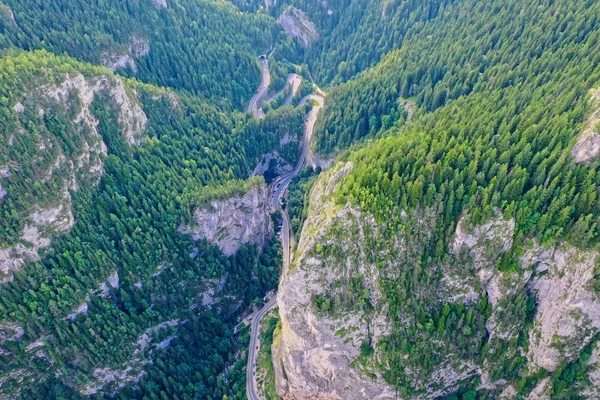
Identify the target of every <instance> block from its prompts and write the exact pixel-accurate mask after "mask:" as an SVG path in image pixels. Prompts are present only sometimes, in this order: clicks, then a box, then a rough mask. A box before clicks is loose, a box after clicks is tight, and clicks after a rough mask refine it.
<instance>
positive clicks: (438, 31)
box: [316, 0, 598, 153]
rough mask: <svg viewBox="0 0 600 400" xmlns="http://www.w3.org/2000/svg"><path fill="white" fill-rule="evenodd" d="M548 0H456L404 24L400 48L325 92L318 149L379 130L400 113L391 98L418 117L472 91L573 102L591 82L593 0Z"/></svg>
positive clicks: (567, 104)
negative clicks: (430, 16)
mask: <svg viewBox="0 0 600 400" xmlns="http://www.w3.org/2000/svg"><path fill="white" fill-rule="evenodd" d="M548 5H549V4H546V2H538V1H530V2H527V3H522V2H514V1H509V0H505V1H503V2H500V3H497V2H496V3H494V4H490V3H486V4H483V3H480V2H474V1H468V0H466V1H459V2H456V3H454V4H453V5H449V6H447V7H446V8H445V11H444V13H443V14H442V15H440V16H439V17H438V18H437V19H435V21H431V22H430V23H427V24H416V25H414V26H412V27H411V29H410V31H409V32H408V33H407V35H406V39H405V40H404V42H403V44H402V47H401V48H400V49H399V50H397V51H394V52H392V53H390V54H389V55H388V56H386V57H385V59H384V60H383V61H382V62H381V63H380V64H379V65H378V66H377V67H375V68H373V69H372V70H369V71H366V72H365V73H364V74H362V75H360V76H359V77H357V78H355V79H353V80H352V81H350V82H348V83H347V84H345V85H340V86H338V87H335V88H333V89H332V90H331V91H330V93H329V96H328V99H327V102H326V105H325V108H324V109H323V114H324V116H323V117H324V118H322V119H320V121H319V122H318V126H317V143H316V146H317V149H318V150H319V151H322V152H325V153H329V152H335V151H337V150H339V149H342V148H345V147H347V146H348V145H349V144H351V143H353V142H355V141H358V140H361V139H363V138H364V137H367V136H371V137H373V136H374V135H375V134H377V133H378V132H380V131H382V130H386V129H387V128H389V126H390V125H391V124H392V123H393V122H394V121H396V120H398V119H400V118H402V117H403V116H404V117H405V116H406V112H405V110H404V107H402V105H401V104H399V101H400V99H413V100H414V101H415V102H416V104H417V106H418V109H419V112H421V113H423V112H429V111H432V110H435V109H437V108H439V107H441V106H443V105H444V104H446V103H447V102H449V101H451V100H455V99H458V98H459V97H461V96H468V95H469V94H471V93H486V94H488V93H491V92H492V91H494V90H500V89H507V90H509V89H514V90H517V91H520V92H521V93H522V95H523V96H526V98H529V96H532V97H534V96H540V94H538V93H536V91H538V90H539V89H538V88H539V87H545V88H547V89H546V90H552V89H551V88H553V89H554V90H555V91H556V93H555V96H557V97H558V98H557V99H556V100H555V101H560V102H562V103H563V109H566V108H568V107H573V105H574V104H577V101H578V100H581V99H582V98H583V97H584V96H585V94H586V92H587V90H588V89H589V88H591V87H593V86H594V85H597V82H596V80H597V77H596V75H595V73H596V70H595V68H596V65H597V63H598V54H597V52H595V51H593V48H594V46H595V44H596V43H597V40H598V29H597V24H598V4H596V3H594V2H574V1H560V2H552V6H551V7H550V6H548ZM546 33H547V34H546ZM519 107H522V105H520V106H519ZM515 112H519V108H517V109H516V110H515ZM540 112H542V110H540Z"/></svg>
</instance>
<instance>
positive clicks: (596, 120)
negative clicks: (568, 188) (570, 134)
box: [572, 88, 600, 163]
mask: <svg viewBox="0 0 600 400" xmlns="http://www.w3.org/2000/svg"><path fill="white" fill-rule="evenodd" d="M590 95H591V100H590V101H591V105H592V114H591V115H590V116H589V117H588V120H587V123H586V124H585V127H584V128H583V131H582V132H581V133H580V134H579V136H578V137H577V143H575V146H573V150H572V154H573V158H575V162H577V163H582V162H589V161H592V160H594V159H595V158H596V157H598V154H600V132H598V124H600V88H597V89H594V90H592V91H591V92H590Z"/></svg>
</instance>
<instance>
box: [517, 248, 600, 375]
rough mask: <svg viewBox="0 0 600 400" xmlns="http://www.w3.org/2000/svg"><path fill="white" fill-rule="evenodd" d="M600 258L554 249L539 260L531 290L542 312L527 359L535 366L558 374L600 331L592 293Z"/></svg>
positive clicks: (599, 307)
mask: <svg viewBox="0 0 600 400" xmlns="http://www.w3.org/2000/svg"><path fill="white" fill-rule="evenodd" d="M596 256H597V254H596V253H594V252H591V251H583V250H579V249H577V248H574V247H572V246H568V245H561V246H557V247H555V248H554V249H553V252H552V254H551V256H550V257H536V258H535V259H534V261H537V262H538V263H539V264H538V267H537V271H538V272H539V273H541V272H546V273H545V275H541V276H539V277H538V278H536V279H534V280H533V282H532V283H531V290H532V291H533V293H535V294H536V296H537V300H538V312H537V315H536V318H535V321H534V326H533V329H532V330H531V331H530V332H529V352H528V353H527V358H528V360H529V362H530V363H531V365H532V366H534V367H541V368H544V369H546V370H548V371H554V370H555V369H556V368H557V367H558V366H559V365H560V364H561V362H564V361H572V360H574V359H575V358H577V357H578V355H579V352H580V351H581V349H582V348H583V347H584V346H586V345H587V344H588V343H589V342H590V340H591V339H592V337H593V336H594V335H595V334H596V333H597V332H598V331H599V330H600V299H599V298H598V296H597V295H596V294H595V293H594V292H593V291H592V290H591V288H590V287H589V286H590V285H589V283H591V281H592V280H593V279H594V267H595V259H596Z"/></svg>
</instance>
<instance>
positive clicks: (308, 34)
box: [277, 7, 319, 47]
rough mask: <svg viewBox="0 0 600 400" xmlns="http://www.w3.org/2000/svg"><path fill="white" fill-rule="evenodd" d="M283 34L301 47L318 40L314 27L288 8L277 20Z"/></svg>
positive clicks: (295, 10)
mask: <svg viewBox="0 0 600 400" xmlns="http://www.w3.org/2000/svg"><path fill="white" fill-rule="evenodd" d="M277 21H279V23H280V24H281V26H283V29H284V30H285V32H286V33H287V34H288V35H289V36H291V37H292V38H294V39H295V40H296V41H298V43H300V45H302V46H303V47H308V46H310V45H311V44H312V42H314V41H315V40H317V39H318V38H319V33H318V32H317V29H316V28H315V25H314V24H313V23H312V22H311V21H310V20H309V19H308V17H307V16H306V15H305V14H304V13H303V12H302V11H300V10H298V9H297V8H295V7H290V8H288V9H287V10H285V11H284V12H283V14H281V16H280V17H279V18H278V19H277Z"/></svg>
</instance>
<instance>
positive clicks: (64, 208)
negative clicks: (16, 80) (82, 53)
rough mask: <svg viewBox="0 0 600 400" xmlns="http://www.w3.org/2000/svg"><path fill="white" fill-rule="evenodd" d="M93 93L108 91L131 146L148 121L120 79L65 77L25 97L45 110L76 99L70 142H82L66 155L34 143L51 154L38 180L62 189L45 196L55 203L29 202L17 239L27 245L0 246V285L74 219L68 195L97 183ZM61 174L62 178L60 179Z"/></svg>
mask: <svg viewBox="0 0 600 400" xmlns="http://www.w3.org/2000/svg"><path fill="white" fill-rule="evenodd" d="M98 92H105V93H108V94H109V95H110V97H111V98H112V99H113V100H114V101H115V103H116V104H117V106H118V109H119V124H120V125H121V128H122V133H123V137H124V140H126V141H127V142H128V143H129V144H131V145H136V144H139V143H140V142H141V139H142V134H143V131H144V129H145V127H146V123H147V118H146V114H145V113H144V111H143V110H142V108H141V107H140V105H139V104H138V102H137V100H136V99H135V97H133V95H132V94H130V93H128V92H127V90H126V89H125V86H124V85H123V81H122V80H121V79H120V78H117V77H109V76H100V77H94V78H86V77H84V76H83V75H81V74H77V75H73V76H71V75H66V76H65V80H64V81H63V82H62V83H60V84H58V85H47V86H42V87H38V88H36V89H34V90H32V92H31V93H29V94H26V95H25V97H24V99H23V103H25V104H28V106H30V107H31V106H36V107H40V104H42V105H44V104H46V105H45V107H49V106H50V105H51V106H52V107H63V108H65V107H72V104H73V102H72V99H73V97H75V98H76V99H77V103H78V104H77V107H78V108H77V110H72V111H74V112H73V114H75V117H74V119H73V120H72V123H73V125H74V126H75V127H76V129H77V130H78V132H79V133H80V135H81V136H80V138H78V139H73V140H74V141H75V140H81V142H82V143H81V145H80V146H79V147H80V149H81V150H80V151H79V152H78V153H75V154H67V153H66V152H64V151H63V150H62V149H61V148H60V146H59V145H57V143H56V142H55V140H54V138H51V137H43V136H42V135H40V138H39V139H38V140H39V141H40V142H39V143H38V144H37V146H38V150H39V152H40V154H41V153H42V152H45V153H48V154H51V155H52V156H53V157H54V162H53V163H51V164H50V165H49V166H48V168H47V169H46V170H45V171H44V172H43V173H40V176H39V181H40V182H41V183H46V182H53V183H54V184H55V185H56V186H58V187H62V190H61V191H60V192H59V193H58V194H57V195H58V196H56V194H54V193H53V194H50V196H49V198H53V197H54V198H56V197H58V199H57V200H53V201H50V202H48V203H44V204H41V203H40V204H33V205H32V206H31V208H30V209H29V210H28V211H27V212H26V214H25V216H24V219H25V224H24V227H23V231H22V233H21V239H22V240H24V241H26V242H28V243H29V245H28V246H25V245H24V244H22V243H16V244H14V245H12V246H6V247H0V281H5V280H9V279H11V278H12V271H14V270H16V269H19V268H21V267H22V266H23V265H25V263H26V262H28V261H34V260H37V259H38V250H39V249H41V248H45V247H48V246H49V245H50V243H51V238H52V236H53V235H55V234H59V233H63V232H67V231H69V230H70V229H71V227H72V226H73V224H74V223H75V219H74V217H73V213H72V210H71V195H70V191H71V190H73V191H76V190H78V189H79V187H80V185H81V184H82V183H83V182H84V181H85V182H89V183H92V184H96V183H98V181H99V179H100V177H101V175H102V173H103V169H104V159H105V157H106V155H107V148H106V145H105V143H104V142H103V141H102V137H101V136H100V134H99V132H98V129H97V126H98V121H97V120H96V118H95V117H94V115H93V114H92V112H91V109H90V106H91V104H92V102H93V100H94V96H95V95H96V93H98ZM40 99H41V101H40ZM30 100H31V101H30ZM23 103H22V102H18V103H16V104H15V106H14V107H13V109H14V110H15V112H16V113H21V112H23V111H24V110H25V105H24V104H23ZM38 114H39V115H40V117H41V118H43V116H44V114H45V111H44V109H43V108H40V112H39V113H38ZM31 162H32V163H34V162H36V157H32V159H31ZM19 168H20V165H18V164H17V163H14V162H12V161H10V162H9V163H8V164H7V165H5V166H1V167H0V178H9V177H10V176H11V174H13V173H15V172H18V170H19ZM64 176H66V177H67V178H63V177H64ZM10 191H11V188H10V186H4V185H2V186H0V200H1V199H2V198H3V197H6V196H7V195H10V193H11V192H10Z"/></svg>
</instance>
